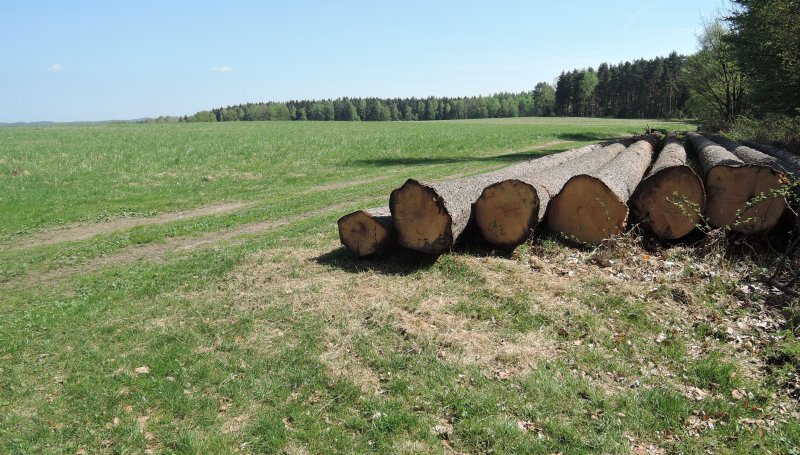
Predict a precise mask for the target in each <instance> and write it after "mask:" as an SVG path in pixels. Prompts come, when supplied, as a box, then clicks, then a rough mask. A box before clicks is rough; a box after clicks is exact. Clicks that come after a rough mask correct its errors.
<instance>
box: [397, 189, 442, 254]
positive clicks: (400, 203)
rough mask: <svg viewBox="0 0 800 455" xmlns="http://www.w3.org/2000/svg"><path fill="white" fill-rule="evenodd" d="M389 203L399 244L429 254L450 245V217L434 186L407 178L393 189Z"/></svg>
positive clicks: (440, 250) (440, 251)
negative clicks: (430, 186) (401, 184)
mask: <svg viewBox="0 0 800 455" xmlns="http://www.w3.org/2000/svg"><path fill="white" fill-rule="evenodd" d="M389 207H390V208H391V210H392V220H393V222H394V226H395V230H396V231H397V241H398V243H399V244H400V245H402V246H404V247H406V248H410V249H412V250H416V251H421V252H423V253H431V254H441V253H444V252H445V251H447V250H448V249H449V248H450V247H451V246H452V245H453V234H452V229H451V226H452V220H451V219H450V215H449V214H448V213H447V210H445V207H444V203H443V202H442V200H441V198H440V197H439V196H438V195H437V194H436V192H435V191H434V190H433V189H431V188H429V187H427V186H425V185H423V184H421V183H420V182H418V181H416V180H414V179H409V180H408V181H406V183H405V184H404V185H403V186H401V187H400V188H398V189H396V190H394V191H392V195H391V197H390V201H389Z"/></svg>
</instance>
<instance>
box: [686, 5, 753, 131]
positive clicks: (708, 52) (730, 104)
mask: <svg viewBox="0 0 800 455" xmlns="http://www.w3.org/2000/svg"><path fill="white" fill-rule="evenodd" d="M729 35H730V32H729V31H728V30H727V29H726V28H725V27H724V26H723V24H722V22H720V21H718V20H717V21H713V22H710V23H707V24H706V25H705V28H704V30H703V34H702V35H701V36H700V38H699V41H700V51H699V52H698V53H697V54H695V55H692V56H690V57H689V58H688V59H687V61H686V65H685V67H684V69H683V76H684V78H685V80H686V83H687V84H689V87H690V88H691V100H690V106H691V109H692V110H693V111H694V112H697V113H698V114H699V115H700V116H701V117H702V118H703V119H704V120H706V122H708V123H712V124H715V125H719V126H730V125H732V124H733V123H734V121H735V120H736V118H737V117H738V116H739V115H741V114H742V112H744V109H745V103H746V89H747V82H746V78H745V76H744V74H743V73H742V72H741V71H740V69H739V66H738V64H737V62H736V58H735V55H734V48H733V47H732V46H731V45H730V44H729V43H728V41H727V40H726V37H727V36H729Z"/></svg>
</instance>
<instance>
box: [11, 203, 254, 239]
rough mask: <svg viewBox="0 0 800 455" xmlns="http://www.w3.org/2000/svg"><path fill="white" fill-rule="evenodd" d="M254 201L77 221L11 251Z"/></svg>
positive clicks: (221, 210)
mask: <svg viewBox="0 0 800 455" xmlns="http://www.w3.org/2000/svg"><path fill="white" fill-rule="evenodd" d="M254 204H255V203H254V202H227V203H217V204H210V205H206V206H203V207H199V208H196V209H191V210H182V211H179V212H168V213H163V214H161V215H156V216H152V217H135V218H117V219H113V220H110V221H103V222H100V223H91V224H88V223H76V224H72V225H69V226H67V227H64V228H59V229H53V230H49V231H45V232H40V233H36V234H34V235H32V236H30V237H27V238H24V239H22V240H20V241H17V242H16V244H15V245H12V247H11V251H14V250H23V249H26V248H33V247H37V246H44V245H53V244H55V243H61V242H77V241H80V240H87V239H91V238H92V237H95V236H97V235H100V234H110V233H112V232H117V231H123V230H126V229H132V228H135V227H138V226H147V225H158V224H166V223H171V222H173V221H181V220H188V219H191V218H199V217H202V216H211V215H219V214H222V213H228V212H232V211H235V210H239V209H243V208H247V207H249V206H252V205H254Z"/></svg>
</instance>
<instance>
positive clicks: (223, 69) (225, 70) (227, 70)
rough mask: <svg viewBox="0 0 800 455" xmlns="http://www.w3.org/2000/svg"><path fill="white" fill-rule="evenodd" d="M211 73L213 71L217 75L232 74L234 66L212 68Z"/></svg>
mask: <svg viewBox="0 0 800 455" xmlns="http://www.w3.org/2000/svg"><path fill="white" fill-rule="evenodd" d="M211 71H213V72H215V73H230V72H231V71H233V67H232V66H215V67H213V68H211Z"/></svg>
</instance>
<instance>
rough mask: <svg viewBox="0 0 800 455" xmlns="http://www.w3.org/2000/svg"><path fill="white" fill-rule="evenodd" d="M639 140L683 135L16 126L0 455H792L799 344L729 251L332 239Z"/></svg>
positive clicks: (526, 124)
mask: <svg viewBox="0 0 800 455" xmlns="http://www.w3.org/2000/svg"><path fill="white" fill-rule="evenodd" d="M647 124H649V126H650V127H653V128H668V129H671V130H685V129H694V125H692V124H688V123H680V122H661V121H654V120H650V121H646V120H636V121H634V120H604V119H577V118H570V119H562V118H552V119H551V118H547V119H540V118H530V119H529V118H520V119H503V120H483V121H478V120H475V121H452V122H413V123H412V122H408V123H405V122H394V123H379V122H369V123H368V122H364V123H346V122H296V123H289V122H246V123H220V124H213V123H189V124H149V125H141V124H132V125H92V126H43V127H34V126H29V127H7V128H0V138H2V140H0V291H1V292H0V453H70V454H75V453H198V454H208V453H288V454H301V453H331V452H343V453H557V452H561V453H565V454H566V453H585V454H593V453H662V452H660V451H661V450H665V451H666V452H668V453H707V452H711V453H755V452H758V453H793V452H792V451H795V452H794V453H797V452H796V451H797V447H800V423H798V420H797V418H798V409H797V400H796V398H793V397H792V396H791V395H792V392H791V391H792V390H795V389H792V384H793V382H792V381H796V374H797V365H798V364H800V345H799V344H798V343H797V342H796V340H795V339H794V338H793V336H792V334H791V332H789V331H786V330H784V327H785V325H786V321H785V320H783V319H781V318H782V317H783V316H782V315H781V313H780V312H779V311H777V310H775V308H776V306H775V305H773V304H774V303H775V302H774V299H775V296H774V295H771V294H770V293H769V292H768V291H767V290H765V289H762V288H758V287H753V286H750V285H745V284H744V283H743V282H742V281H741V277H742V273H741V270H739V268H738V267H739V266H740V264H739V263H734V262H731V261H730V260H729V259H726V258H725V257H724V256H723V255H720V254H716V253H712V254H709V255H708V256H707V257H705V258H698V257H697V255H696V253H695V251H694V250H693V249H690V248H686V247H674V248H657V249H656V251H655V252H653V251H651V250H648V251H645V250H644V249H642V247H641V240H639V241H638V243H637V240H636V239H633V238H628V239H626V240H625V241H627V242H630V244H629V245H628V244H622V243H621V244H619V245H616V246H611V247H603V248H599V249H597V250H584V249H575V248H572V247H568V246H565V245H564V244H562V243H560V242H559V241H558V239H556V238H555V237H553V236H551V235H547V234H546V233H541V235H540V236H538V237H537V238H536V239H535V240H533V241H532V242H531V243H529V244H526V245H522V246H520V247H518V248H517V249H516V250H515V251H514V252H511V253H507V252H504V253H502V254H500V253H496V252H492V251H488V250H483V249H477V250H472V251H469V250H466V249H463V248H460V249H457V250H456V251H454V252H452V253H449V254H446V255H443V256H441V257H439V258H428V257H425V256H421V255H416V254H412V253H408V252H399V253H398V254H397V255H395V256H393V257H389V258H379V259H372V260H366V261H358V260H353V259H351V258H349V257H348V255H347V254H346V253H344V252H343V251H342V249H341V248H340V246H339V243H338V235H337V232H336V227H335V220H336V219H337V218H338V217H340V216H341V215H342V214H344V213H347V212H349V211H352V210H355V209H358V208H365V207H368V206H369V207H371V206H377V205H383V204H386V203H387V202H388V194H389V192H390V191H391V190H392V189H393V188H395V187H397V186H399V185H401V184H402V183H403V181H404V180H405V179H406V178H409V177H415V178H421V179H437V178H444V177H450V176H460V175H470V174H474V173H478V172H482V171H486V170H489V169H495V168H498V167H501V166H504V165H507V164H509V163H512V162H514V161H516V160H521V159H527V158H531V157H536V156H540V155H544V154H547V153H553V152H557V151H562V150H566V149H568V148H573V147H577V146H580V145H583V144H588V143H594V142H598V141H601V140H605V139H609V138H613V137H618V136H622V135H629V134H634V133H641V132H642V131H643V130H644V128H645V125H647ZM598 258H600V259H598ZM598 264H600V265H598ZM603 264H605V265H603ZM609 264H611V265H609ZM793 375H794V376H793Z"/></svg>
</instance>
